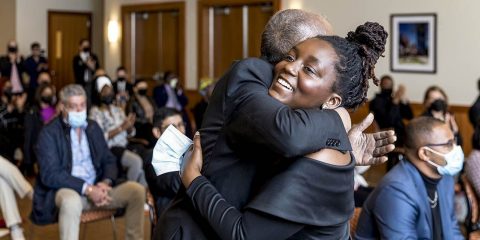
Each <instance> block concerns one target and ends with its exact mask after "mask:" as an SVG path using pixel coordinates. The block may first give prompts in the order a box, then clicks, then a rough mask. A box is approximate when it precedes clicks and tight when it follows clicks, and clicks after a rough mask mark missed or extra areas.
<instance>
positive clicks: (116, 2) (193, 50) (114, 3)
mask: <svg viewBox="0 0 480 240" xmlns="http://www.w3.org/2000/svg"><path fill="white" fill-rule="evenodd" d="M152 2H155V3H161V2H178V1H174V0H105V8H104V11H105V13H104V29H105V33H104V44H105V48H104V49H105V60H106V61H105V68H106V70H107V72H108V73H110V74H113V73H114V72H115V69H116V68H117V67H118V66H119V65H120V64H121V46H120V43H119V42H120V41H118V42H117V43H114V44H112V43H109V42H108V38H107V25H108V22H109V21H111V20H114V21H118V22H119V23H120V20H121V16H120V15H121V6H122V5H129V4H130V5H131V4H145V3H152ZM185 14H186V21H185V24H186V26H185V31H186V33H185V40H186V41H185V42H186V51H185V54H186V56H185V71H186V73H185V78H186V86H185V87H186V88H187V89H196V88H197V1H196V0H187V1H185ZM120 28H121V27H120Z"/></svg>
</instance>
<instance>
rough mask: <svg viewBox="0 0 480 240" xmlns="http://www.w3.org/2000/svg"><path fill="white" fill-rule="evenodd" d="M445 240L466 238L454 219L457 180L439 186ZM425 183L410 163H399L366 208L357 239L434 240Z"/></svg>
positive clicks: (445, 181)
mask: <svg viewBox="0 0 480 240" xmlns="http://www.w3.org/2000/svg"><path fill="white" fill-rule="evenodd" d="M437 190H438V197H439V198H438V201H439V205H440V215H441V218H442V232H443V238H444V239H464V237H463V235H462V234H461V232H460V229H459V227H458V223H457V220H456V218H455V207H454V204H455V203H454V201H453V199H454V180H453V177H451V176H443V177H442V179H441V180H440V182H439V183H438V185H437ZM427 199H428V195H427V190H426V188H425V183H424V181H423V179H422V176H421V175H420V173H419V171H418V170H417V168H415V166H414V165H413V164H411V163H410V162H409V161H407V160H403V161H400V163H399V164H397V166H395V168H393V169H392V170H391V171H390V172H389V173H388V174H387V175H386V176H385V177H384V178H383V179H382V181H381V182H380V184H379V186H378V187H376V188H375V190H374V191H373V193H371V194H370V196H369V197H368V199H367V201H366V202H365V204H364V205H363V209H362V213H361V214H360V218H359V220H358V225H357V231H356V234H355V239H378V238H381V239H432V238H433V236H432V227H431V226H432V224H433V221H432V211H431V208H430V204H429V202H428V200H427Z"/></svg>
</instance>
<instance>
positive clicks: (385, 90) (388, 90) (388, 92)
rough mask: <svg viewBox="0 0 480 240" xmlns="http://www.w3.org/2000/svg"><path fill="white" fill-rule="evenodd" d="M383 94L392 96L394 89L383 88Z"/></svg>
mask: <svg viewBox="0 0 480 240" xmlns="http://www.w3.org/2000/svg"><path fill="white" fill-rule="evenodd" d="M381 93H382V95H385V96H392V93H393V89H382V92H381Z"/></svg>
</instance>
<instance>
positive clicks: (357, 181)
mask: <svg viewBox="0 0 480 240" xmlns="http://www.w3.org/2000/svg"><path fill="white" fill-rule="evenodd" d="M369 168H370V166H355V171H354V174H353V180H354V185H353V190H354V193H353V199H354V200H355V207H362V206H363V203H364V202H365V200H367V198H368V195H369V194H370V193H371V192H372V191H373V187H370V186H369V185H368V182H367V180H366V179H365V178H364V177H363V176H362V174H363V173H365V172H366V171H367V170H368V169H369Z"/></svg>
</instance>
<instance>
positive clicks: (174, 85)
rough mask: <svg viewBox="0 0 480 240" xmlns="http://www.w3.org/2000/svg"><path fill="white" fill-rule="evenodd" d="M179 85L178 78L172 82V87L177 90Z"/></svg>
mask: <svg viewBox="0 0 480 240" xmlns="http://www.w3.org/2000/svg"><path fill="white" fill-rule="evenodd" d="M177 83H178V78H174V79H171V80H170V87H172V88H176V87H177Z"/></svg>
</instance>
